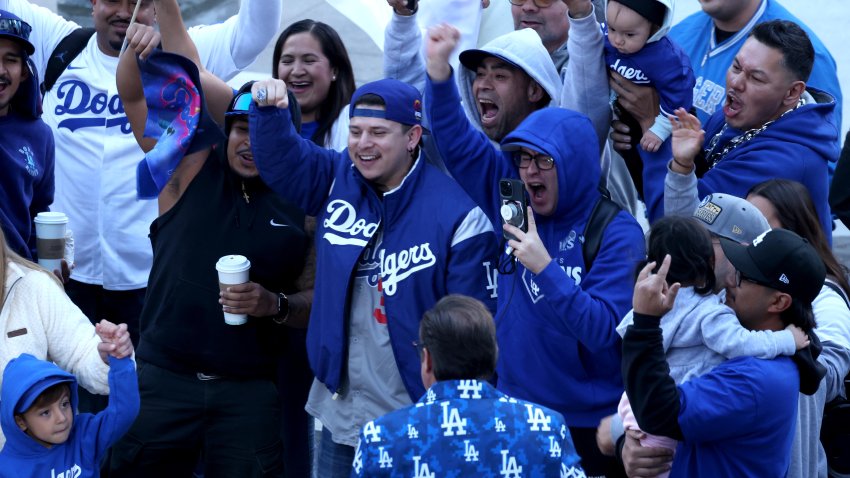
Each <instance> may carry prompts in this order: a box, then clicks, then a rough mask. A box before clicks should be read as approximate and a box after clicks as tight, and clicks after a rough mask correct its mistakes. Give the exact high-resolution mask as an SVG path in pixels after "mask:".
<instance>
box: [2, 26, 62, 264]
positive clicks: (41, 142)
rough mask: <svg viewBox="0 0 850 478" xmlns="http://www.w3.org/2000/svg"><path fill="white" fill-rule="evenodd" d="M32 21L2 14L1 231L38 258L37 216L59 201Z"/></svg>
mask: <svg viewBox="0 0 850 478" xmlns="http://www.w3.org/2000/svg"><path fill="white" fill-rule="evenodd" d="M30 34H31V28H30V25H29V24H28V23H26V22H25V21H23V20H21V19H20V18H18V17H17V16H15V15H12V14H11V13H9V12H7V11H4V10H0V167H2V170H3V174H2V175H0V227H2V228H3V232H5V234H6V241H7V243H8V245H9V247H10V248H11V249H12V250H13V251H15V252H16V253H18V254H19V255H21V256H22V257H25V258H27V259H30V260H33V259H35V253H36V247H35V246H36V244H35V224H34V223H33V218H35V216H36V215H37V214H38V213H39V212H42V211H47V208H48V206H50V203H52V202H53V168H54V151H53V133H52V132H51V131H50V128H48V127H47V125H46V124H45V123H44V121H42V120H41V118H40V116H41V112H40V111H39V95H38V73H37V72H36V71H35V70H34V69H33V64H32V62H31V61H30V56H31V55H32V54H33V52H34V51H35V47H34V46H33V44H32V43H30V41H29V37H30Z"/></svg>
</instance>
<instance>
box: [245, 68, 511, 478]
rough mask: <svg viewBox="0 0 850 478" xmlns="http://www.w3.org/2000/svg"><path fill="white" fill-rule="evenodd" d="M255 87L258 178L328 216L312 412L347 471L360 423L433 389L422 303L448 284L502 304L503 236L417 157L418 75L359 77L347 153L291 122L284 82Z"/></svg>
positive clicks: (320, 242)
mask: <svg viewBox="0 0 850 478" xmlns="http://www.w3.org/2000/svg"><path fill="white" fill-rule="evenodd" d="M252 92H253V94H254V99H255V101H256V102H257V106H252V107H251V115H250V118H251V121H250V134H251V147H252V150H253V152H254V158H255V161H256V162H257V168H258V169H259V171H260V175H261V176H262V178H263V179H264V180H265V181H266V183H267V184H269V185H270V186H271V187H272V189H273V190H275V191H276V192H277V193H279V194H281V195H282V196H284V197H286V198H288V199H290V200H292V201H293V202H295V203H296V204H298V205H300V206H301V207H302V208H304V210H305V211H306V212H307V214H309V215H315V216H317V217H318V218H319V220H318V230H317V233H316V241H317V242H316V251H317V256H318V257H317V280H316V293H315V294H316V295H315V301H314V305H313V311H312V313H311V317H310V325H309V329H308V333H307V352H308V355H309V358H310V365H311V366H312V368H313V372H314V373H315V375H316V381H315V382H314V384H313V388H312V390H311V392H310V399H309V400H308V403H307V411H308V412H310V413H311V414H312V415H313V416H314V417H316V418H318V419H319V420H321V422H322V424H323V425H324V429H323V432H322V438H321V441H320V446H319V451H318V454H319V470H318V475H319V476H322V477H334V476H346V477H347V476H349V474H350V473H351V463H352V461H353V459H354V445H355V444H356V442H357V437H358V434H359V431H360V427H362V426H363V425H364V424H365V423H367V422H368V421H370V420H373V419H375V418H377V417H379V416H381V415H384V414H386V413H388V412H390V411H393V410H395V409H398V408H401V407H403V406H406V405H409V404H411V403H412V402H413V401H416V400H418V399H419V398H420V397H421V396H422V394H423V393H425V388H424V387H423V385H422V382H421V379H420V373H419V372H420V362H419V357H418V355H417V352H416V348H415V347H412V346H411V343H412V342H413V341H414V340H416V339H417V337H418V336H417V333H418V326H419V320H420V318H421V317H422V314H423V313H424V312H425V310H427V309H429V308H430V307H432V306H433V305H434V304H435V303H436V302H437V301H438V300H439V299H440V298H441V297H443V296H445V295H447V294H452V293H455V294H464V295H468V296H472V297H475V298H478V299H480V300H482V301H484V302H485V304H488V305H489V307H490V308H491V310H492V309H493V308H494V305H495V303H494V300H493V299H494V298H495V284H494V280H493V277H492V276H491V275H490V274H489V271H490V270H492V269H493V266H494V265H495V264H494V259H495V255H496V238H495V235H494V234H493V228H492V226H491V225H490V222H489V221H488V220H487V218H486V217H485V216H484V213H483V212H482V211H481V209H480V208H478V207H477V206H476V205H475V204H474V203H473V202H472V200H471V199H470V198H469V197H468V196H467V195H466V194H464V193H463V191H462V190H461V189H460V187H459V186H458V185H457V184H456V183H455V182H454V181H453V180H451V179H450V178H448V177H446V176H445V175H444V174H442V173H441V172H440V171H439V170H437V169H436V168H435V167H434V166H432V165H430V164H429V163H427V161H425V158H424V157H423V155H420V154H419V142H420V138H421V136H422V126H421V119H422V105H421V97H420V95H419V92H418V91H417V90H416V89H415V88H413V87H412V86H409V85H406V84H404V83H401V82H399V81H397V80H379V81H375V82H372V83H368V84H366V85H363V86H362V87H360V88H359V89H358V90H357V91H356V92H355V93H354V96H353V97H352V99H351V108H350V113H349V114H350V116H351V123H350V127H349V137H348V148H347V150H346V151H343V152H336V151H329V150H326V149H324V148H320V147H318V146H316V145H314V144H313V143H311V142H309V141H305V140H303V139H302V138H301V137H300V136H298V135H297V134H296V133H295V132H294V130H293V128H292V124H291V121H290V119H289V117H290V111H289V108H288V105H289V104H288V100H287V97H286V85H285V84H284V83H283V82H282V81H280V80H266V81H262V82H258V83H256V84H254V87H253V88H252ZM364 433H366V435H367V436H370V433H373V431H371V430H364Z"/></svg>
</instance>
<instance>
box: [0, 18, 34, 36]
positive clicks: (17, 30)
mask: <svg viewBox="0 0 850 478" xmlns="http://www.w3.org/2000/svg"><path fill="white" fill-rule="evenodd" d="M30 32H32V27H30V26H29V24H28V23H26V22H23V21H21V20H18V19H16V18H0V33H11V34H12V35H15V36H19V37H21V38H23V39H24V40H27V41H29V39H30Z"/></svg>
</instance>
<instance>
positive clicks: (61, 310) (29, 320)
mask: <svg viewBox="0 0 850 478" xmlns="http://www.w3.org/2000/svg"><path fill="white" fill-rule="evenodd" d="M13 284H14V286H13ZM4 295H5V297H6V303H5V304H4V305H3V309H2V310H0V325H2V331H3V336H2V337H0V369H2V370H5V369H6V364H8V363H9V361H10V360H12V359H14V358H16V357H18V356H19V355H20V354H22V353H25V352H26V353H28V354H31V355H34V356H35V357H37V358H39V359H43V360H51V361H53V362H55V363H56V364H57V365H58V366H59V367H61V368H62V369H64V370H67V371H68V372H70V373H72V374H74V375H75V376H76V377H77V381H78V382H79V383H80V385H82V386H83V387H85V388H86V389H88V390H89V391H91V392H92V393H99V394H108V393H109V384H108V381H107V373H108V372H109V367H108V366H107V365H106V364H105V363H104V362H103V360H102V359H101V358H100V354H99V353H98V351H97V344H98V343H100V341H101V340H100V337H98V336H97V334H95V332H94V326H93V325H92V324H91V322H89V319H88V318H87V317H86V316H85V315H84V314H83V312H82V311H81V310H80V309H79V308H78V307H77V306H76V305H74V303H73V302H71V299H69V298H68V296H67V295H66V294H65V292H64V291H63V290H62V288H61V287H59V285H58V284H56V281H54V280H53V279H52V278H51V277H50V276H49V275H48V273H46V272H42V271H36V270H32V269H26V268H22V267H20V266H19V265H17V264H14V263H7V264H6V290H5V294H4ZM2 386H3V381H2V378H0V390H2ZM5 441H6V439H5V438H4V437H3V434H2V433H0V449H2V447H3V444H4V443H5Z"/></svg>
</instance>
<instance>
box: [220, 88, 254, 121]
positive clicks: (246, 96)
mask: <svg viewBox="0 0 850 478" xmlns="http://www.w3.org/2000/svg"><path fill="white" fill-rule="evenodd" d="M251 101H252V99H251V93H250V92H248V91H246V92H243V93H239V94H238V95H236V99H234V100H233V107H232V108H230V110H228V111H227V113H225V116H230V115H247V114H248V109H249V107H250V106H251Z"/></svg>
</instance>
